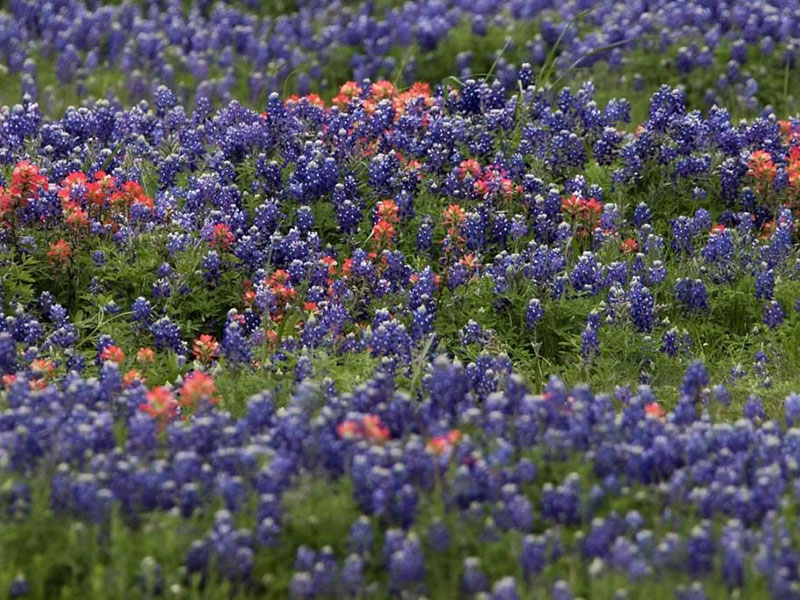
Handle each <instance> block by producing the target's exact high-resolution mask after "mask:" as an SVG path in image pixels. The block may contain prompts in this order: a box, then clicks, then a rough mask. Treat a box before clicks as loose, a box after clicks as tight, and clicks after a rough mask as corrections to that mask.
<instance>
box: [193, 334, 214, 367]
mask: <svg viewBox="0 0 800 600" xmlns="http://www.w3.org/2000/svg"><path fill="white" fill-rule="evenodd" d="M218 351H219V342H218V341H217V340H216V338H215V337H214V336H213V335H208V334H205V333H204V334H203V335H201V336H200V337H199V338H197V339H196V340H195V341H194V343H193V344H192V354H194V357H195V358H196V359H197V360H199V361H200V362H201V363H203V364H208V363H209V362H211V359H212V358H215V357H216V356H217V352H218Z"/></svg>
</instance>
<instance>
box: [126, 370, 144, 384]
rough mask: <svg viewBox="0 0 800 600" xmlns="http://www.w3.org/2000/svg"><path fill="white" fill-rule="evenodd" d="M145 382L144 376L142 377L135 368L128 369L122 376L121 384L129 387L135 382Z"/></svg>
mask: <svg viewBox="0 0 800 600" xmlns="http://www.w3.org/2000/svg"><path fill="white" fill-rule="evenodd" d="M145 382H146V379H145V378H144V377H142V374H141V373H140V372H139V371H137V370H136V369H131V370H130V371H128V372H127V373H125V375H124V376H123V378H122V384H123V385H124V386H125V387H131V386H133V385H136V384H139V383H145Z"/></svg>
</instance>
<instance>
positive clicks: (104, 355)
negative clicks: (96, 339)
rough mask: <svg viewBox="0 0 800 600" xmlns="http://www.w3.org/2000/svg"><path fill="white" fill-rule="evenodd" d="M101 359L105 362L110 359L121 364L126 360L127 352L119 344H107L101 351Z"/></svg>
mask: <svg viewBox="0 0 800 600" xmlns="http://www.w3.org/2000/svg"><path fill="white" fill-rule="evenodd" d="M100 360H102V361H103V362H106V361H109V360H110V361H111V362H115V363H117V364H120V363H121V362H122V361H123V360H125V353H124V352H123V351H122V348H120V347H119V346H114V345H111V346H106V347H105V348H103V351H102V352H101V353H100Z"/></svg>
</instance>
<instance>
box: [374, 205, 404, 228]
mask: <svg viewBox="0 0 800 600" xmlns="http://www.w3.org/2000/svg"><path fill="white" fill-rule="evenodd" d="M375 212H376V213H377V215H378V217H379V218H380V220H382V221H386V222H387V223H392V224H396V223H397V222H398V221H399V220H400V218H399V212H400V209H399V208H398V207H397V203H396V202H395V201H394V200H381V201H380V202H378V204H376V205H375Z"/></svg>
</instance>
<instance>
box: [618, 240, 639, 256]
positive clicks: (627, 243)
mask: <svg viewBox="0 0 800 600" xmlns="http://www.w3.org/2000/svg"><path fill="white" fill-rule="evenodd" d="M619 247H620V250H622V252H624V253H625V254H633V253H634V252H637V251H638V250H639V242H637V241H636V240H635V239H634V238H628V239H627V240H624V241H623V242H622V243H621V244H620V245H619Z"/></svg>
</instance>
